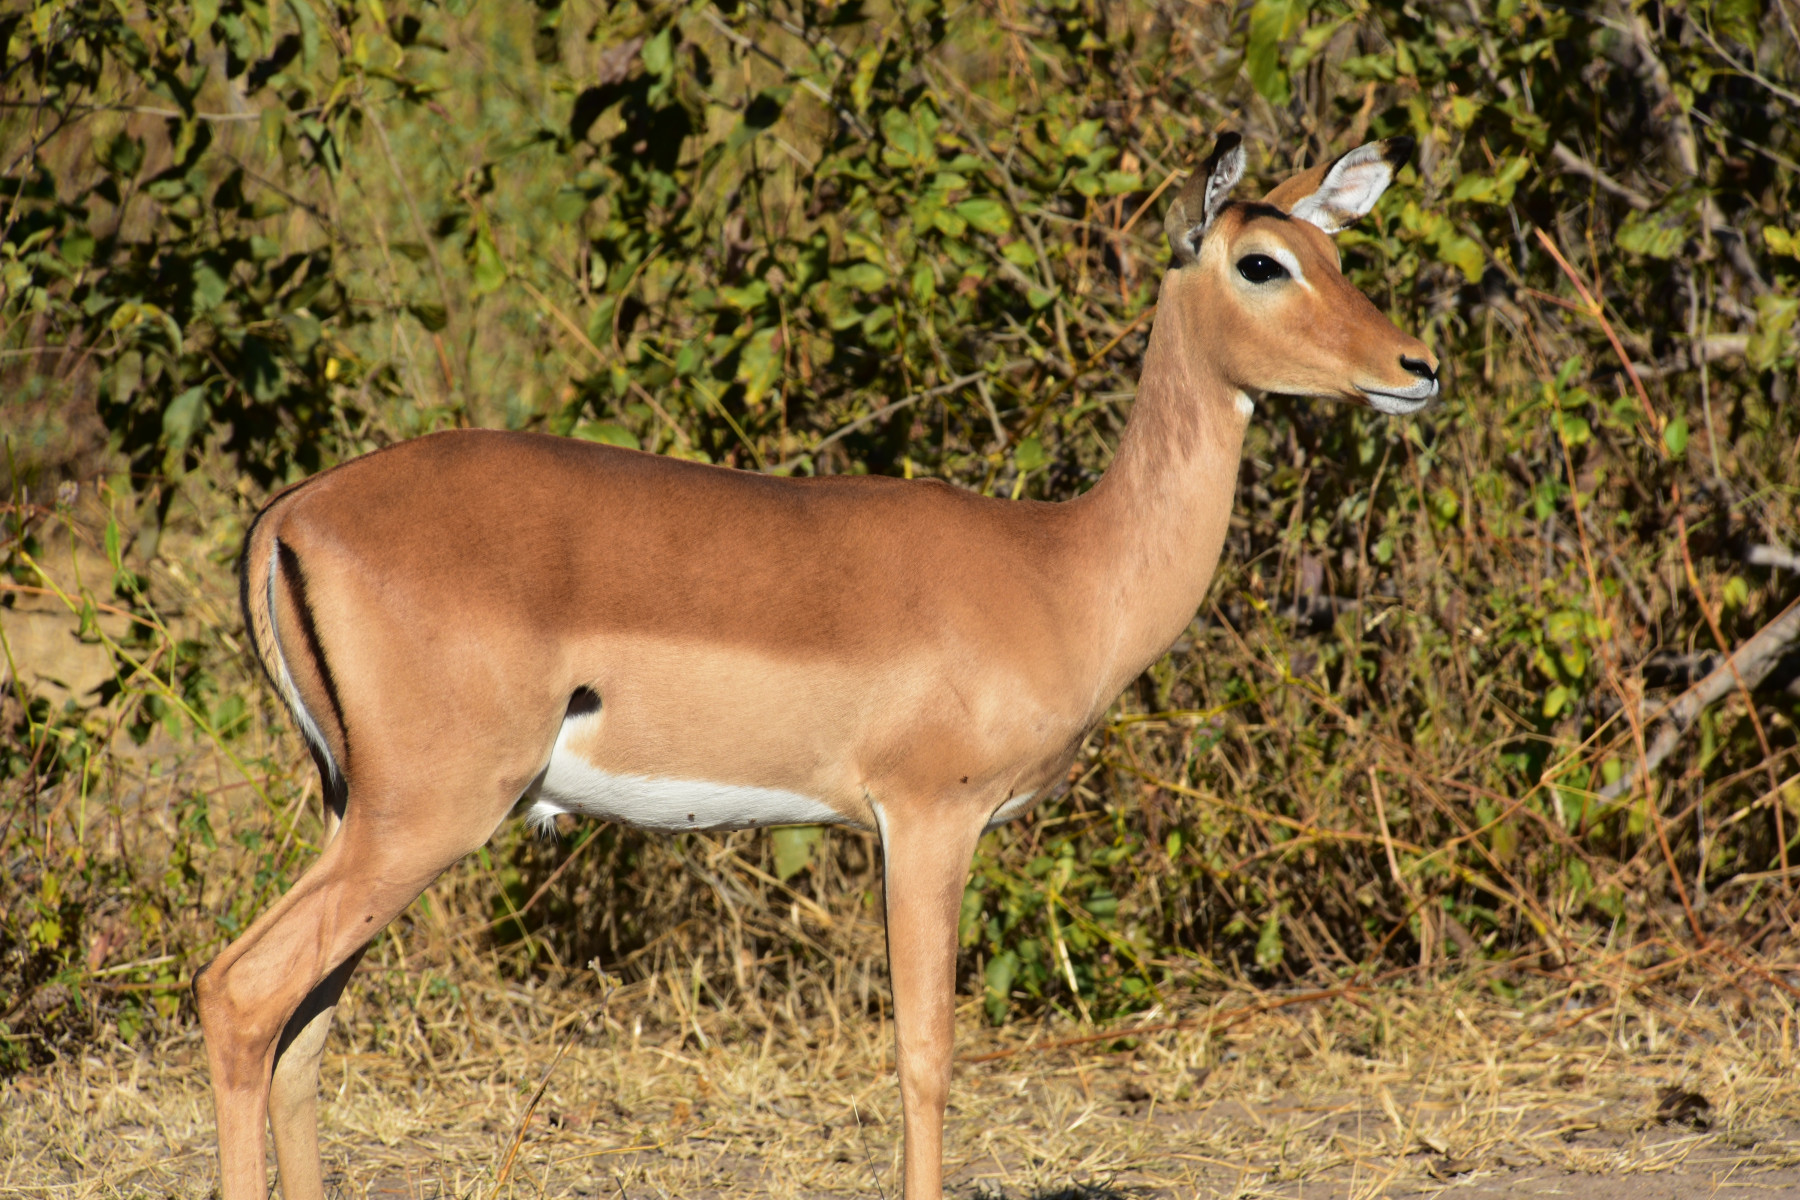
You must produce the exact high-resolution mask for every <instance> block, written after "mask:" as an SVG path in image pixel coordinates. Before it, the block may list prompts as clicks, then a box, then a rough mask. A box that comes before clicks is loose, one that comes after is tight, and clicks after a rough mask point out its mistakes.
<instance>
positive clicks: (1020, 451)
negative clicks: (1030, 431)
mask: <svg viewBox="0 0 1800 1200" xmlns="http://www.w3.org/2000/svg"><path fill="white" fill-rule="evenodd" d="M1048 461H1050V459H1049V456H1048V455H1046V454H1045V453H1044V444H1043V443H1042V442H1040V441H1038V439H1036V438H1034V437H1028V438H1026V439H1025V440H1024V441H1022V442H1020V443H1019V444H1018V446H1017V448H1015V449H1014V450H1013V464H1014V465H1015V466H1017V467H1018V468H1019V470H1020V471H1021V472H1030V471H1035V470H1037V469H1038V468H1039V467H1041V466H1043V465H1044V464H1045V463H1046V462H1048Z"/></svg>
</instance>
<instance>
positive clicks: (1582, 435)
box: [1557, 413, 1594, 446]
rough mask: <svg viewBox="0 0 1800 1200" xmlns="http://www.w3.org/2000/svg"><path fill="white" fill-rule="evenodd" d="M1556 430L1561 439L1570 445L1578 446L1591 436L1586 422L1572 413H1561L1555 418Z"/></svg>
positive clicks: (1591, 431) (1591, 433) (1591, 432)
mask: <svg viewBox="0 0 1800 1200" xmlns="http://www.w3.org/2000/svg"><path fill="white" fill-rule="evenodd" d="M1557 431H1558V432H1559V433H1560V434H1561V435H1562V439H1563V441H1565V442H1567V443H1569V445H1571V446H1580V445H1582V444H1584V443H1585V442H1586V441H1587V440H1588V439H1589V438H1590V437H1592V436H1593V432H1594V431H1593V430H1592V429H1591V428H1589V426H1588V423H1587V422H1586V421H1584V420H1583V419H1581V418H1580V417H1578V416H1576V415H1575V414H1574V413H1563V414H1561V415H1560V416H1559V417H1558V418H1557Z"/></svg>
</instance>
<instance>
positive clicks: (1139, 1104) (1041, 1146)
mask: <svg viewBox="0 0 1800 1200" xmlns="http://www.w3.org/2000/svg"><path fill="white" fill-rule="evenodd" d="M511 995H512V998H513V1003H514V1005H515V1007H516V1009H517V1010H518V1012H519V1017H518V1019H517V1020H515V1021H514V1022H512V1023H511V1024H510V1025H509V1024H508V1023H507V1022H506V1021H502V1020H495V1021H492V1022H489V1021H483V1022H480V1023H479V1024H463V1023H453V1024H455V1026H456V1027H454V1028H445V1029H441V1030H437V1031H435V1032H434V1031H431V1030H426V1031H424V1033H423V1034H421V1035H420V1036H417V1037H411V1036H407V1037H395V1038H392V1039H390V1040H391V1044H390V1045H389V1046H387V1047H386V1048H383V1049H380V1050H356V1051H349V1050H346V1049H343V1047H344V1045H345V1044H346V1039H345V1037H344V1036H343V1035H334V1036H336V1037H338V1042H336V1043H334V1047H333V1050H332V1051H331V1052H329V1053H328V1056H327V1060H326V1063H325V1068H324V1084H323V1102H322V1105H321V1113H322V1116H321V1120H322V1127H323V1141H324V1147H325V1148H324V1153H325V1160H326V1168H327V1175H328V1179H329V1180H330V1182H331V1184H332V1186H333V1188H334V1189H335V1194H336V1195H339V1196H346V1197H396V1198H400V1197H404V1198H407V1200H414V1198H416V1200H435V1198H437V1197H449V1196H456V1197H470V1196H484V1197H485V1196H492V1195H494V1194H496V1190H497V1193H498V1194H499V1195H502V1196H509V1197H552V1196H553V1197H562V1196H604V1197H618V1196H623V1197H626V1198H628V1200H639V1198H643V1200H649V1198H651V1197H659V1198H664V1197H684V1198H685V1197H693V1198H696V1200H700V1198H713V1197H717V1198H719V1200H727V1198H737V1197H748V1196H772V1197H850V1196H856V1197H870V1198H877V1197H887V1196H892V1195H895V1194H896V1188H897V1186H898V1175H899V1172H898V1153H899V1146H900V1120H899V1103H898V1100H899V1097H898V1091H897V1088H896V1086H895V1084H894V1082H893V1079H892V1075H891V1072H890V1070H889V1069H888V1066H887V1063H886V1061H885V1056H886V1054H887V1047H888V1045H889V1035H890V1030H889V1029H887V1028H886V1026H885V1022H882V1021H880V1020H878V1019H877V1020H869V1021H866V1022H864V1021H851V1020H845V1021H842V1022H840V1023H838V1024H836V1025H835V1027H834V1026H833V1025H832V1024H828V1023H827V1024H822V1025H821V1026H820V1027H817V1028H805V1027H788V1028H783V1029H780V1030H777V1029H775V1028H772V1027H770V1028H764V1029H762V1030H761V1031H760V1034H759V1032H758V1031H756V1030H748V1029H744V1028H742V1027H739V1028H737V1029H735V1030H734V1029H733V1028H731V1027H729V1026H728V1025H727V1024H726V1022H727V1021H731V1020H733V1018H729V1017H721V1018H718V1022H717V1023H718V1027H717V1028H713V1029H712V1030H711V1032H710V1033H709V1032H707V1029H708V1027H707V1026H706V1025H705V1023H704V1021H702V1022H700V1023H698V1024H690V1025H689V1026H688V1027H687V1028H686V1029H675V1028H669V1027H652V1028H649V1029H646V1028H645V1026H644V1023H643V1018H642V1016H641V1015H640V1016H634V1015H633V1014H632V1012H631V1011H630V1006H629V1005H628V1004H619V1003H615V1004H614V1006H612V1007H611V1008H610V1009H609V1011H608V1013H607V1015H606V1017H605V1018H604V1019H603V1020H602V1021H600V1022H595V1023H594V1024H593V1025H592V1026H590V1027H589V1032H588V1033H587V1034H586V1035H585V1036H583V1037H581V1038H573V1037H571V1036H570V1034H569V1030H572V1029H577V1028H579V1027H580V1024H581V1022H582V1020H583V1019H584V1018H585V1016H586V1014H585V1013H584V1012H582V1011H580V1010H576V1009H568V1010H566V1011H563V1012H561V1013H558V1014H556V1015H554V1016H552V1015H551V1014H550V1012H549V1011H548V1008H549V1006H550V1005H551V1004H552V1003H553V1002H554V1001H553V999H552V998H551V997H549V996H546V995H541V994H537V995H533V994H527V993H524V992H519V991H514V992H513V993H511ZM1240 999H1241V998H1240ZM564 1003H565V1006H566V1004H567V1003H568V1001H567V1000H566V999H565V1001H564ZM1214 1011H1215V1012H1217V1011H1223V1009H1222V1006H1219V1007H1215V1010H1214ZM349 1015H350V1019H351V1021H352V1023H353V1024H354V1023H355V1022H356V1021H357V1019H358V1017H357V1012H356V1011H355V1010H354V1007H353V1008H352V1011H351V1013H350V1014H349ZM363 1016H364V1017H365V1018H366V1017H367V1016H368V1014H367V1013H366V1012H365V1013H363ZM1189 1019H1190V1020H1192V1019H1196V1018H1195V1017H1194V1016H1190V1018H1189ZM1167 1020H1168V1015H1167V1014H1154V1013H1153V1014H1150V1015H1149V1016H1148V1017H1147V1018H1145V1019H1144V1023H1145V1024H1152V1023H1163V1022H1167ZM1198 1020H1200V1021H1201V1022H1204V1020H1205V1016H1204V1014H1198ZM603 1027H604V1028H603ZM1089 1032H1090V1031H1087V1030H1084V1029H1082V1028H1081V1027H1079V1026H1073V1025H1044V1026H1039V1027H1026V1028H1015V1029H1009V1030H1006V1031H1001V1032H998V1033H996V1032H995V1031H992V1030H988V1029H986V1028H984V1027H982V1026H981V1025H980V1023H979V1022H978V1020H977V1014H976V1013H975V1011H974V1010H973V1008H971V1009H970V1010H969V1011H967V1012H966V1013H965V1014H964V1025H963V1029H962V1033H963V1040H962V1043H961V1045H962V1047H963V1049H962V1053H963V1055H964V1059H965V1061H962V1062H961V1063H960V1064H959V1066H958V1069H957V1075H956V1081H955V1085H954V1089H953V1093H952V1100H951V1106H950V1113H949V1120H948V1151H947V1156H946V1157H947V1165H948V1191H949V1192H950V1193H951V1194H953V1195H956V1196H964V1197H988V1198H998V1197H1008V1198H1021V1197H1033V1198H1036V1200H1049V1198H1051V1197H1057V1198H1064V1197H1066V1198H1068V1200H1081V1198H1090V1200H1100V1198H1102V1197H1115V1196H1116V1197H1123V1196H1144V1197H1163V1196H1167V1197H1184V1198H1185V1197H1206V1198H1211V1197H1243V1198H1246V1200H1248V1198H1252V1197H1255V1198H1261V1197H1271V1198H1273V1197H1291V1198H1294V1200H1325V1198H1327V1197H1333V1198H1335V1197H1344V1198H1346V1200H1351V1198H1363V1197H1377V1196H1413V1195H1417V1196H1443V1197H1446V1198H1456V1200H1477V1198H1479V1200H1488V1198H1490V1197H1502V1196H1507V1197H1510V1196H1574V1197H1580V1198H1581V1200H1662V1198H1665V1197H1683V1198H1685V1197H1708V1196H1757V1197H1775V1196H1795V1197H1800V1088H1796V1086H1795V1078H1796V1066H1797V1064H1800V1052H1797V1047H1796V1035H1797V1034H1800V1022H1797V1021H1796V1020H1795V1019H1794V1012H1793V1010H1792V1009H1791V1007H1789V1006H1788V1005H1786V1004H1785V1003H1783V1002H1781V1001H1779V1000H1770V1001H1767V1002H1764V1003H1758V1004H1755V1005H1750V1004H1747V1003H1746V1002H1745V1000H1744V999H1743V998H1742V997H1741V996H1740V997H1739V998H1738V999H1737V1000H1736V1001H1735V1002H1734V1003H1731V1004H1724V1003H1720V998H1719V997H1715V996H1710V995H1707V994H1705V993H1695V994H1692V995H1687V996H1677V995H1666V996H1663V997H1660V998H1643V997H1629V996H1627V997H1621V998H1619V999H1618V1000H1616V1001H1614V1002H1613V1003H1611V1004H1606V1005H1600V1006H1592V1005H1590V1006H1588V1007H1586V1008H1580V1009H1576V1010H1575V1011H1574V1012H1573V1013H1568V1012H1566V1011H1565V1010H1564V1009H1558V1008H1554V1007H1552V1008H1549V1009H1541V1010H1540V1011H1536V1012H1533V1011H1530V1010H1529V1009H1521V1008H1520V1007H1518V1006H1515V1005H1509V1004H1504V1003H1500V1002H1498V1001H1497V1000H1494V999H1492V998H1490V997H1487V996H1485V995H1484V994H1482V993H1480V992H1478V991H1475V990H1473V989H1458V988H1456V987H1454V986H1450V985H1444V986H1437V987H1432V988H1429V989H1426V988H1414V989H1411V990H1405V991H1400V992H1395V993H1380V994H1373V995H1364V996H1359V997H1356V998H1355V999H1354V1001H1353V1002H1352V1001H1348V1000H1342V999H1339V1000H1334V1001H1329V1002H1321V1003H1318V1004H1313V1005H1295V1006H1293V1007H1291V1008H1287V1009H1283V1010H1280V1011H1275V1012H1269V1013H1264V1014H1261V1015H1258V1016H1255V1017H1253V1018H1249V1019H1246V1020H1243V1021H1240V1022H1239V1023H1237V1024H1235V1025H1232V1026H1231V1027H1230V1028H1228V1029H1225V1030H1223V1031H1220V1030H1218V1029H1211V1030H1209V1029H1206V1028H1204V1027H1200V1028H1195V1027H1189V1028H1182V1029H1173V1030H1169V1029H1165V1030H1163V1031H1161V1032H1157V1033H1150V1034H1146V1035H1145V1036H1142V1037H1139V1038H1135V1039H1122V1040H1113V1039H1104V1040H1086V1041H1078V1042H1076V1043H1075V1044H1072V1045H1071V1044H1059V1043H1065V1042H1067V1041H1069V1040H1070V1039H1074V1038H1083V1037H1086V1036H1087V1034H1088V1033H1089ZM427 1035H429V1036H427ZM702 1038H704V1039H705V1044H704V1045H702V1044H701V1039H702ZM564 1045H566V1046H568V1047H569V1048H568V1051H567V1053H566V1056H565V1057H563V1058H562V1059H561V1061H560V1062H558V1063H557V1064H556V1067H555V1070H554V1071H553V1072H551V1074H550V1079H549V1083H548V1086H547V1088H546V1089H545V1091H544V1094H543V1097H542V1100H541V1102H540V1103H539V1104H538V1106H537V1108H536V1110H535V1111H534V1112H532V1114H531V1117H530V1120H529V1122H527V1123H526V1124H525V1128H524V1134H523V1137H522V1139H521V1140H520V1143H519V1148H518V1152H517V1154H516V1159H515V1161H514V1163H513V1165H512V1168H511V1171H510V1176H509V1178H508V1179H507V1180H506V1181H505V1182H504V1183H503V1184H502V1185H501V1186H500V1187H499V1188H498V1189H496V1174H497V1173H498V1171H499V1170H500V1169H501V1165H502V1164H503V1163H504V1162H505V1161H506V1158H507V1152H508V1148H509V1147H510V1146H511V1145H512V1143H513V1141H514V1139H515V1136H517V1134H518V1131H519V1129H520V1125H521V1122H522V1121H523V1120H524V1118H525V1115H526V1111H527V1107H528V1105H529V1101H530V1098H531V1095H532V1093H533V1092H534V1090H535V1089H536V1088H537V1086H538V1084H539V1082H540V1081H541V1080H542V1079H543V1077H544V1074H545V1071H546V1068H547V1067H549V1066H550V1064H551V1062H552V1060H553V1059H554V1058H555V1056H556V1053H557V1050H558V1048H559V1047H561V1046H564ZM983 1055H985V1056H988V1057H987V1060H986V1061H969V1060H971V1059H974V1058H976V1057H977V1056H983ZM211 1138H212V1129H211V1104H210V1101H209V1099H208V1096H207V1093H206V1091H205V1063H204V1055H203V1053H202V1050H201V1046H200V1043H199V1040H198V1037H197V1035H186V1036H183V1037H179V1038H177V1039H175V1040H173V1041H169V1042H165V1043H163V1044H162V1045H160V1046H158V1047H156V1048H155V1049H154V1050H153V1051H144V1050H133V1049H132V1048H130V1047H126V1046H124V1045H122V1044H118V1043H115V1044H114V1045H112V1046H110V1047H100V1046H96V1047H93V1048H92V1049H91V1050H90V1052H89V1053H87V1054H86V1055H84V1056H83V1057H82V1058H81V1059H80V1060H79V1061H75V1060H65V1061H63V1062H61V1063H59V1064H57V1065H55V1066H54V1067H52V1068H50V1069H47V1070H45V1071H42V1072H40V1073H37V1074H33V1075H27V1076H20V1077H16V1078H14V1079H12V1080H10V1081H8V1082H7V1083H6V1084H5V1085H4V1088H3V1090H0V1195H9V1196H43V1197H57V1198H59V1200H60V1198H63V1197H69V1198H86V1197H111V1196H134V1197H135V1196H151V1195H154V1196H158V1197H163V1196H166V1197H170V1198H186V1197H201V1196H207V1195H209V1194H211V1192H212V1189H213V1188H214V1186H215V1177H214V1171H213V1165H212V1159H211V1154H212V1142H211Z"/></svg>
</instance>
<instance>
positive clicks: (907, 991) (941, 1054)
mask: <svg viewBox="0 0 1800 1200" xmlns="http://www.w3.org/2000/svg"><path fill="white" fill-rule="evenodd" d="M986 818H987V813H986V812H985V811H982V812H979V813H971V812H969V811H967V810H965V809H961V808H959V807H956V806H950V805H941V806H940V805H932V804H922V805H916V806H913V805H908V806H901V805H893V806H891V807H890V808H883V809H882V810H881V848H882V857H883V861H884V863H885V868H884V872H885V873H884V890H885V891H886V895H887V936H888V971H889V975H890V976H891V978H892V981H893V989H894V1038H895V1043H896V1053H895V1061H896V1062H897V1063H898V1064H899V1069H900V1103H901V1106H902V1108H903V1109H904V1111H905V1120H906V1159H905V1161H906V1168H905V1170H906V1174H905V1180H906V1190H905V1198H906V1200H938V1198H939V1197H941V1196H942V1195H943V1189H944V1105H945V1102H946V1101H947V1100H948V1099H949V1096H950V1056H951V1050H952V1043H953V1042H954V1040H955V1034H956V922H957V917H958V915H959V914H960V913H961V911H962V894H963V887H964V885H965V884H966V883H967V882H968V878H969V863H970V861H971V860H972V859H973V858H974V857H975V843H976V842H977V841H978V840H979V839H980V837H981V833H982V829H983V827H984V826H985V825H986Z"/></svg>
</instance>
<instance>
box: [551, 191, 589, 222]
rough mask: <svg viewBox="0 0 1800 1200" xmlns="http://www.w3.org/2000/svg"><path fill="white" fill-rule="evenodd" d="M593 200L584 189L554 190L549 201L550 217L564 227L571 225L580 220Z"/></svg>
mask: <svg viewBox="0 0 1800 1200" xmlns="http://www.w3.org/2000/svg"><path fill="white" fill-rule="evenodd" d="M592 203H593V200H592V198H591V197H589V195H588V193H587V189H586V188H578V187H569V186H567V185H565V186H563V187H559V188H557V189H556V195H555V196H553V197H551V199H550V215H551V216H553V217H555V218H556V219H557V221H559V222H560V223H562V224H564V225H573V224H574V223H575V222H577V221H579V220H581V214H583V213H585V212H586V211H587V210H588V205H590V204H592Z"/></svg>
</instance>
